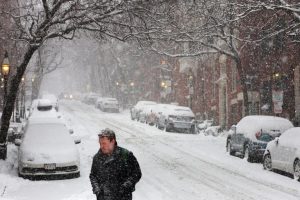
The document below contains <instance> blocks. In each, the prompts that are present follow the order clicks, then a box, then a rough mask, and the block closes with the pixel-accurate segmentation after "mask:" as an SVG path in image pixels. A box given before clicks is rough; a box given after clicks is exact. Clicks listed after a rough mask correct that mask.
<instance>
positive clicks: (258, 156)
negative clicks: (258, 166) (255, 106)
mask: <svg viewBox="0 0 300 200" xmlns="http://www.w3.org/2000/svg"><path fill="white" fill-rule="evenodd" d="M292 127H294V126H293V124H292V123H291V122H290V121H289V120H287V119H284V118H281V117H274V116H261V115H252V116H246V117H244V118H243V119H241V120H240V121H239V123H238V124H237V125H236V130H235V131H234V133H233V134H230V135H228V137H227V142H226V148H227V151H229V153H230V155H236V154H238V155H240V156H242V157H245V158H246V159H247V160H248V161H249V162H253V161H256V160H259V161H260V160H262V158H263V154H264V152H265V149H266V146H267V143H268V142H270V141H271V140H273V139H275V137H277V136H279V135H280V134H281V133H283V132H284V131H286V130H287V129H289V128H292Z"/></svg>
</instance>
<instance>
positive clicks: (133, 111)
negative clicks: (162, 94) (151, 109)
mask: <svg viewBox="0 0 300 200" xmlns="http://www.w3.org/2000/svg"><path fill="white" fill-rule="evenodd" d="M156 104H157V103H156V102H154V101H139V102H137V104H136V105H135V106H134V107H133V108H131V109H130V115H131V119H132V120H139V114H140V112H141V111H142V108H143V107H144V106H148V105H156Z"/></svg>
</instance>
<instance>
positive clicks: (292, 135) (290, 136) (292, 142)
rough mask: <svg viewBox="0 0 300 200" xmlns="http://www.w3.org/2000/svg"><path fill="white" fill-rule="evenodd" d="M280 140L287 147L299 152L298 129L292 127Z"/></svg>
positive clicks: (299, 129) (299, 132)
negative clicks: (296, 149)
mask: <svg viewBox="0 0 300 200" xmlns="http://www.w3.org/2000/svg"><path fill="white" fill-rule="evenodd" d="M280 140H283V141H284V143H285V144H286V145H288V146H289V147H294V148H298V149H299V150H300V143H299V141H300V127H294V128H290V129H288V130H286V131H285V132H284V133H283V134H282V135H281V136H280Z"/></svg>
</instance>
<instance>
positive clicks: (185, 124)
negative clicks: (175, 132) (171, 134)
mask: <svg viewBox="0 0 300 200" xmlns="http://www.w3.org/2000/svg"><path fill="white" fill-rule="evenodd" d="M175 127H176V128H191V124H187V123H175Z"/></svg>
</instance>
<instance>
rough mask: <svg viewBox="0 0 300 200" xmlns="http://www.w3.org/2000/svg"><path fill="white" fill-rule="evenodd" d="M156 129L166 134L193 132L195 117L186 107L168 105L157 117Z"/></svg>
mask: <svg viewBox="0 0 300 200" xmlns="http://www.w3.org/2000/svg"><path fill="white" fill-rule="evenodd" d="M157 127H158V128H159V129H165V130H166V131H167V132H171V131H177V132H188V133H194V132H195V115H194V113H193V111H192V110H191V109H190V108H188V107H183V106H174V105H169V106H168V107H167V108H166V109H165V110H164V111H163V112H162V113H161V114H160V116H159V119H158V123H157Z"/></svg>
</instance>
